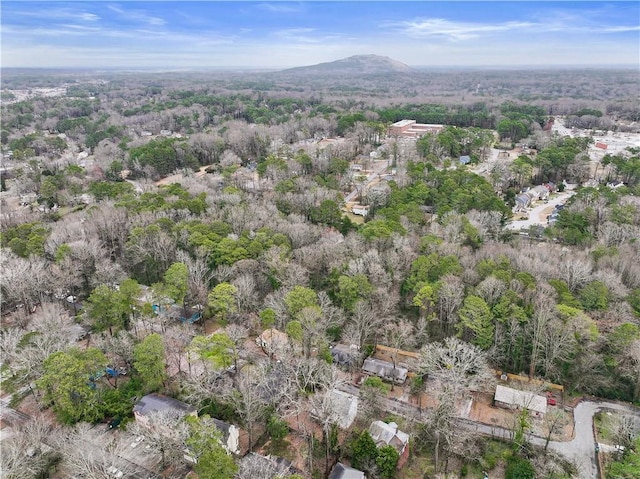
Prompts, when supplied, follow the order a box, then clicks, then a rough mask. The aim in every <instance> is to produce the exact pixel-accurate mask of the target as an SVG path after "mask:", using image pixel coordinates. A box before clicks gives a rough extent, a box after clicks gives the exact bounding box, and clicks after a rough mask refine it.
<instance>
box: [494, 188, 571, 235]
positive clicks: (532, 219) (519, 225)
mask: <svg viewBox="0 0 640 479" xmlns="http://www.w3.org/2000/svg"><path fill="white" fill-rule="evenodd" d="M574 194H575V192H573V191H563V192H562V193H554V194H553V197H552V198H550V199H549V201H548V202H547V203H540V204H538V205H536V206H535V207H533V208H531V209H530V210H529V213H528V214H529V217H528V219H526V220H518V221H511V222H509V223H507V225H506V226H505V227H506V228H507V229H509V230H516V231H517V230H526V229H528V228H530V227H531V226H534V225H542V226H545V227H546V226H547V211H545V210H548V213H549V214H550V213H551V211H552V210H553V208H554V207H555V206H556V205H559V204H561V203H566V201H567V200H568V199H569V198H571V196H573V195H574Z"/></svg>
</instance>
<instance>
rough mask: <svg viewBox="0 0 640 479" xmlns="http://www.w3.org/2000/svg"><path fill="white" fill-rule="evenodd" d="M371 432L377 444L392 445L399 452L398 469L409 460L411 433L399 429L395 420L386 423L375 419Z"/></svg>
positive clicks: (370, 428) (380, 445)
mask: <svg viewBox="0 0 640 479" xmlns="http://www.w3.org/2000/svg"><path fill="white" fill-rule="evenodd" d="M369 434H370V435H371V437H372V438H373V440H374V441H375V443H376V446H378V447H382V446H392V447H393V448H394V449H395V450H396V451H398V454H400V459H398V469H400V468H401V467H402V466H404V464H405V463H406V462H407V459H408V458H409V435H408V434H407V433H406V432H402V431H400V430H399V429H398V425H397V424H396V423H395V422H390V423H388V424H387V423H386V422H383V421H373V422H372V423H371V426H369Z"/></svg>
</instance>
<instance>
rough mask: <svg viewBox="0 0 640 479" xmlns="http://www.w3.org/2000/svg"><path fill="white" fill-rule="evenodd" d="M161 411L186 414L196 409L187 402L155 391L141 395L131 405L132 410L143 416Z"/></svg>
mask: <svg viewBox="0 0 640 479" xmlns="http://www.w3.org/2000/svg"><path fill="white" fill-rule="evenodd" d="M162 411H180V412H183V413H184V414H185V415H186V414H191V413H193V412H195V411H197V409H196V408H195V407H193V406H191V405H189V404H187V403H184V402H182V401H178V400H177V399H174V398H171V397H169V396H163V395H162V394H157V393H152V394H147V395H146V396H143V397H142V399H140V401H138V403H137V404H136V405H135V406H134V407H133V412H137V413H138V414H141V415H143V416H145V415H147V414H150V413H152V412H162Z"/></svg>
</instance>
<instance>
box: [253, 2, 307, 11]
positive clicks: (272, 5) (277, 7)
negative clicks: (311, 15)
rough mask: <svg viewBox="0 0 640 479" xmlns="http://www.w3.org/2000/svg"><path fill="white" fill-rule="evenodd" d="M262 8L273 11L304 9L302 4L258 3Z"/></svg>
mask: <svg viewBox="0 0 640 479" xmlns="http://www.w3.org/2000/svg"><path fill="white" fill-rule="evenodd" d="M257 7H258V8H259V9H260V10H265V11H267V12H271V13H300V12H302V11H304V6H303V5H302V4H291V3H284V2H283V3H260V4H258V5H257Z"/></svg>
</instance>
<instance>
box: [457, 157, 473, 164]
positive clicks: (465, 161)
mask: <svg viewBox="0 0 640 479" xmlns="http://www.w3.org/2000/svg"><path fill="white" fill-rule="evenodd" d="M459 161H460V164H461V165H468V164H469V163H471V157H470V156H469V155H462V156H461V157H460V160H459Z"/></svg>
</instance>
